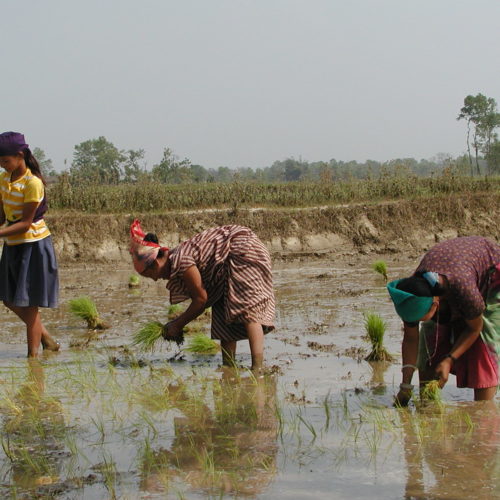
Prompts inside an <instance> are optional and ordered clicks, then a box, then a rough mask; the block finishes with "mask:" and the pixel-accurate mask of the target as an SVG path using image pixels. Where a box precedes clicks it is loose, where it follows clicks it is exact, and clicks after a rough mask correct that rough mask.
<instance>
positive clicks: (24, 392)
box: [1, 359, 66, 490]
mask: <svg viewBox="0 0 500 500" xmlns="http://www.w3.org/2000/svg"><path fill="white" fill-rule="evenodd" d="M1 403H2V405H1V406H2V413H3V414H4V415H3V421H2V428H3V429H2V446H3V450H4V453H5V455H7V458H8V460H9V462H10V473H11V487H12V488H13V489H14V490H15V489H16V488H20V489H22V490H25V489H30V488H33V487H36V486H40V485H46V484H52V483H54V482H56V481H57V480H58V477H59V476H60V469H61V463H62V462H61V460H62V456H63V449H64V436H65V430H66V427H65V422H64V416H63V413H62V406H61V403H60V402H59V401H58V400H56V399H53V398H50V397H47V396H45V376H44V370H43V366H42V364H41V363H40V361H39V360H38V359H29V360H27V377H26V381H25V382H24V383H23V384H22V385H21V387H20V389H19V390H18V391H17V393H15V394H14V395H13V396H12V397H9V396H8V395H5V396H4V397H3V400H2V402H1ZM6 465H7V464H6ZM7 467H8V465H7Z"/></svg>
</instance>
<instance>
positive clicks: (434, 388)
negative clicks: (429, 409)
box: [420, 380, 441, 401]
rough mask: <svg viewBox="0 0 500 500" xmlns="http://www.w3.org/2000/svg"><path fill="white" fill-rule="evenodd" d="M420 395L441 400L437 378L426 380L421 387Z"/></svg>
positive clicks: (423, 397) (433, 399)
mask: <svg viewBox="0 0 500 500" xmlns="http://www.w3.org/2000/svg"><path fill="white" fill-rule="evenodd" d="M420 395H421V396H422V399H428V400H431V401H441V388H440V387H439V382H438V381H437V380H431V381H430V382H427V383H426V384H425V385H424V387H422V389H421V394H420Z"/></svg>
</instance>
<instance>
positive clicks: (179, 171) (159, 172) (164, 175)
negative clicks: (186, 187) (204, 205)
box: [151, 148, 192, 184]
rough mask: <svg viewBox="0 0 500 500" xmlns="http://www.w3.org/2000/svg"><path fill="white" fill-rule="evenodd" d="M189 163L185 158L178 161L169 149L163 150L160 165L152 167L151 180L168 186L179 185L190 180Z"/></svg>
mask: <svg viewBox="0 0 500 500" xmlns="http://www.w3.org/2000/svg"><path fill="white" fill-rule="evenodd" d="M190 167H191V162H190V161H189V160H188V159H187V158H185V159H184V160H182V161H180V160H179V157H178V156H176V155H174V153H173V152H172V150H171V149H169V148H165V149H164V150H163V158H162V159H161V161H160V163H158V164H157V165H154V166H153V169H152V171H151V174H152V176H153V179H155V180H157V181H159V182H164V183H168V184H180V183H184V182H189V181H191V180H192V172H191V168H190Z"/></svg>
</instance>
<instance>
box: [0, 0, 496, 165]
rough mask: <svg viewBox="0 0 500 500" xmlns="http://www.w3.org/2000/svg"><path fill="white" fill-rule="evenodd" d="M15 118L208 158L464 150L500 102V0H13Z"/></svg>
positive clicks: (55, 139)
mask: <svg viewBox="0 0 500 500" xmlns="http://www.w3.org/2000/svg"><path fill="white" fill-rule="evenodd" d="M0 8H1V11H0V13H1V19H2V22H1V31H0V33H1V35H2V46H1V49H0V51H1V56H2V57H1V59H2V62H3V64H2V69H1V76H0V78H1V87H0V88H1V90H2V92H1V95H2V100H1V104H0V129H1V130H2V131H5V130H16V131H22V132H24V133H25V134H26V138H27V140H28V142H29V143H30V145H31V146H32V147H35V146H38V147H41V148H42V149H44V150H45V152H46V154H47V156H48V157H49V158H51V159H52V160H53V163H54V166H55V167H56V169H58V170H59V169H61V168H63V166H64V165H63V162H64V160H65V159H67V161H68V165H67V167H69V164H70V163H71V161H72V157H73V150H74V146H75V145H76V144H79V143H80V142H83V141H85V140H88V139H93V138H97V137H99V136H101V135H103V136H105V137H106V138H107V139H108V140H109V141H111V142H112V143H113V144H114V145H115V146H116V147H117V148H119V149H139V148H143V149H145V150H146V154H147V162H148V166H149V167H151V166H152V165H153V164H154V163H157V162H158V161H159V160H160V159H161V156H162V151H163V149H164V148H165V147H170V148H171V149H172V150H173V151H174V152H175V154H177V155H178V156H180V157H181V158H185V157H187V158H189V159H190V160H191V161H192V162H193V163H198V164H201V165H204V166H205V167H218V166H220V165H224V166H228V167H231V168H236V167H240V166H247V167H263V166H269V165H270V164H272V162H273V161H275V160H282V159H285V158H287V157H292V156H293V157H295V158H299V157H301V158H302V159H304V160H308V161H316V160H325V161H327V160H329V159H331V158H336V159H337V160H346V161H347V160H358V161H365V160H366V159H373V160H379V161H383V160H388V159H392V158H397V157H415V158H417V159H420V158H430V157H432V156H433V155H435V154H436V153H439V152H445V153H450V154H452V155H457V154H461V153H462V152H464V151H465V123H464V122H457V121H456V117H457V115H458V113H459V110H460V107H461V106H462V105H463V99H464V97H465V96H466V95H468V94H477V93H478V92H481V93H483V94H485V95H487V96H488V97H493V98H495V99H496V100H497V102H500V57H499V54H500V30H499V24H500V1H498V0H475V1H473V0H419V1H418V2H416V1H409V0H406V1H405V0H175V1H174V0H134V1H132V0H85V1H82V0H24V1H22V2H21V1H19V0H1V1H0Z"/></svg>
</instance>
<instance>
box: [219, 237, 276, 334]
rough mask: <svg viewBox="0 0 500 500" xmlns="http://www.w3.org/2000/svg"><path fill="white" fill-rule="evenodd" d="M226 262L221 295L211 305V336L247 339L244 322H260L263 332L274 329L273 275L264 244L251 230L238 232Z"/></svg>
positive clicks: (269, 258)
mask: <svg viewBox="0 0 500 500" xmlns="http://www.w3.org/2000/svg"><path fill="white" fill-rule="evenodd" d="M225 264H226V265H225V271H226V273H225V282H224V287H223V294H222V296H221V297H220V298H219V299H218V300H217V301H216V302H214V303H213V304H212V329H211V336H212V338H213V339H218V340H228V341H232V340H243V339H246V338H248V336H247V333H246V329H245V324H246V323H259V324H261V325H262V327H263V330H264V333H268V332H270V331H271V330H273V329H274V315H275V301H274V291H273V278H272V269H271V257H270V255H269V252H268V250H267V248H266V247H265V245H264V244H263V243H262V242H261V241H260V240H259V238H258V237H257V235H255V234H254V233H253V232H252V231H248V232H247V233H243V234H241V235H237V236H235V237H234V238H233V239H232V241H231V249H230V252H229V255H228V257H227V259H226V263H225Z"/></svg>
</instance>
